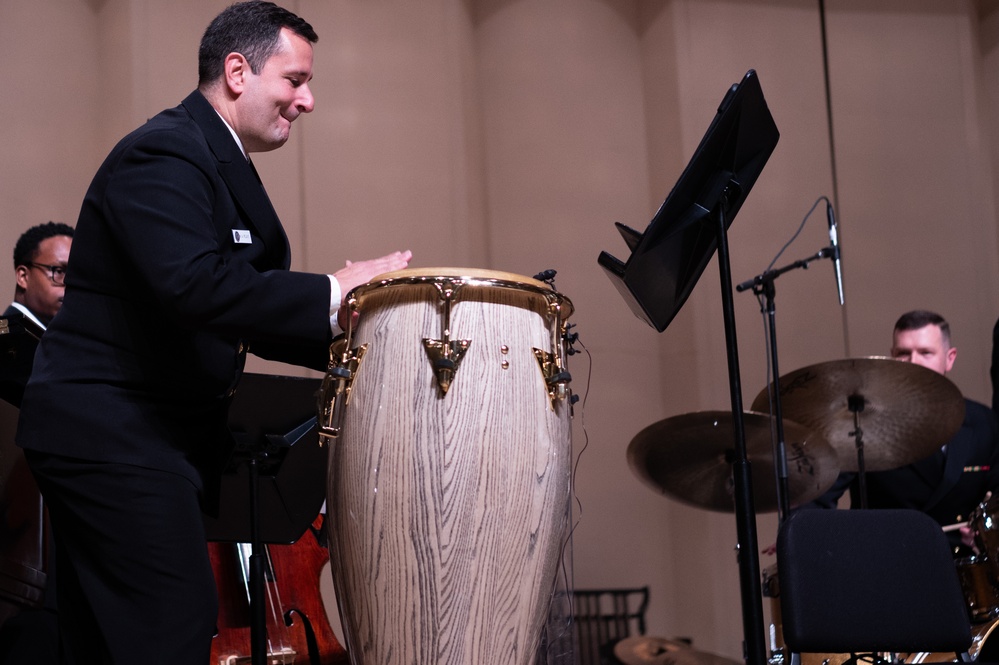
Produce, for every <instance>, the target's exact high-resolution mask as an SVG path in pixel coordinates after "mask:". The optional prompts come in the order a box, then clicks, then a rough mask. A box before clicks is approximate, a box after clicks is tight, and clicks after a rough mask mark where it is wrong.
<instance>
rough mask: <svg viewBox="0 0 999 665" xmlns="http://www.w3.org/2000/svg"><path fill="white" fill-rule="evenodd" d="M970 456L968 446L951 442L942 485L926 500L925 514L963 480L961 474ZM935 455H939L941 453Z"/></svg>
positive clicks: (948, 447)
mask: <svg viewBox="0 0 999 665" xmlns="http://www.w3.org/2000/svg"><path fill="white" fill-rule="evenodd" d="M970 454H971V450H970V449H969V448H968V447H967V446H959V445H956V444H954V439H952V440H951V444H950V445H948V446H947V455H946V457H947V459H946V461H945V462H944V468H943V478H941V479H940V483H939V484H938V485H937V488H936V490H935V491H934V492H933V494H932V495H930V498H929V499H927V500H926V504H925V505H924V506H923V511H924V512H929V511H930V510H932V509H933V507H934V506H936V505H937V503H939V502H940V499H942V498H943V497H944V496H946V495H947V493H948V492H949V491H951V490H952V489H954V486H955V485H957V483H958V481H959V480H961V474H962V473H964V467H965V464H967V462H968V459H969V456H970ZM935 455H939V453H936V454H935Z"/></svg>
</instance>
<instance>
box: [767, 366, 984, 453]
mask: <svg viewBox="0 0 999 665" xmlns="http://www.w3.org/2000/svg"><path fill="white" fill-rule="evenodd" d="M780 392H781V413H782V415H783V416H784V418H786V419H790V420H793V421H795V422H798V423H801V424H802V425H805V426H806V427H809V428H811V429H813V430H815V431H817V432H820V433H821V434H822V436H823V437H825V439H826V440H827V441H828V442H829V443H830V444H831V445H832V447H833V448H834V449H835V450H836V455H837V457H838V458H839V466H840V468H841V469H842V470H843V471H857V466H858V464H857V448H856V441H855V438H854V434H853V432H854V429H855V428H854V414H853V412H852V411H851V410H850V408H849V401H850V398H851V397H852V396H857V397H859V398H863V410H862V411H861V412H860V428H861V431H862V433H863V444H864V468H865V470H867V471H885V470H888V469H897V468H898V467H900V466H905V465H906V464H910V463H912V462H917V461H919V460H921V459H924V458H926V457H929V456H930V455H932V454H933V453H934V452H935V451H936V450H937V449H938V448H939V447H940V446H942V445H944V444H945V443H947V442H948V441H949V440H950V439H951V437H953V436H954V434H956V433H957V431H958V430H959V429H960V428H961V423H962V422H963V421H964V398H963V397H962V396H961V391H960V390H958V388H957V386H955V385H954V384H953V383H952V382H951V381H950V379H948V378H947V377H945V376H943V375H942V374H939V373H937V372H934V371H933V370H931V369H927V368H925V367H922V366H920V365H914V364H912V363H907V362H900V361H897V360H893V359H891V358H884V357H871V358H847V359H844V360H833V361H830V362H824V363H819V364H817V365H810V366H808V367H803V368H802V369H799V370H796V371H794V372H791V373H789V374H786V375H784V376H782V377H780ZM768 393H769V387H768V388H764V389H763V390H762V391H761V392H760V394H759V395H757V397H756V399H755V400H753V406H752V409H753V410H754V411H762V412H768V411H769V410H770V407H769V397H768Z"/></svg>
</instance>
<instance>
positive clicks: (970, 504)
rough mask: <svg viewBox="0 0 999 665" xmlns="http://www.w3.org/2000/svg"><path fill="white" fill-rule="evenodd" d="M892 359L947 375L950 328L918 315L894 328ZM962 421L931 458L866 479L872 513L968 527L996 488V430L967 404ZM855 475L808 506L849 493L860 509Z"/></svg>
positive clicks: (968, 542) (956, 536) (957, 540)
mask: <svg viewBox="0 0 999 665" xmlns="http://www.w3.org/2000/svg"><path fill="white" fill-rule="evenodd" d="M891 355H892V357H893V358H895V359H896V360H900V361H902V362H911V363H916V364H918V365H922V366H923V367H927V368H929V369H932V370H933V371H935V372H938V373H940V374H944V375H945V374H947V373H948V372H949V371H950V370H951V368H952V367H953V366H954V361H955V360H956V358H957V348H956V347H954V346H952V345H951V337H950V326H949V325H948V323H947V321H946V320H944V318H943V317H942V316H940V315H939V314H936V313H934V312H927V311H922V310H916V311H912V312H908V313H906V314H903V315H902V316H901V317H900V318H899V319H898V321H897V322H896V323H895V328H894V331H893V334H892V347H891ZM964 402H965V415H964V422H963V423H962V425H961V429H960V430H958V432H957V434H955V435H954V437H953V438H952V439H951V440H950V441H948V442H947V443H946V444H944V445H943V446H941V447H940V449H939V450H937V451H936V452H934V453H933V454H932V455H931V456H930V457H928V458H926V459H923V460H920V461H918V462H914V463H912V464H908V465H906V466H903V467H901V468H898V469H891V470H889V471H878V472H868V473H867V474H866V485H867V505H868V507H870V508H910V509H916V510H920V511H922V512H924V513H926V514H927V515H929V516H930V517H932V518H933V519H935V520H936V521H937V522H939V523H940V525H941V526H949V525H954V524H959V523H962V522H967V520H968V519H969V517H970V516H971V514H972V513H973V512H974V511H975V509H976V508H977V507H978V505H979V504H980V503H981V502H982V501H983V500H984V499H985V498H986V495H987V494H988V493H989V492H992V493H996V490H997V489H999V426H997V424H996V416H995V414H994V413H993V412H992V411H991V410H990V409H989V408H988V407H986V406H985V405H984V404H980V403H978V402H975V401H972V400H969V399H965V400H964ZM856 476H857V474H856V473H842V474H840V476H839V478H838V479H837V480H836V483H835V484H834V485H833V487H832V488H831V489H830V490H829V491H828V492H827V493H826V494H824V495H823V496H821V497H819V498H818V499H816V500H815V501H814V502H813V503H812V504H807V505H808V507H823V508H835V507H836V503H837V501H838V500H839V498H840V496H842V495H843V493H844V492H845V491H846V490H847V488H849V489H850V492H851V504H852V505H854V506H859V505H860V497H859V493H858V492H859V490H858V483H857V482H856V480H857V478H856ZM948 535H949V536H950V537H951V542H952V544H953V546H954V550H955V555H958V556H967V555H968V554H970V553H971V548H972V547H973V545H974V535H973V533H972V531H971V528H970V527H969V526H967V525H963V526H961V527H960V529H955V530H954V531H952V532H950V533H949V534H948Z"/></svg>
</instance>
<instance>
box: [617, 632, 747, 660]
mask: <svg viewBox="0 0 999 665" xmlns="http://www.w3.org/2000/svg"><path fill="white" fill-rule="evenodd" d="M614 657H615V658H617V659H618V660H620V661H621V662H622V663H624V664H625V665H741V663H740V661H737V660H732V659H731V658H725V657H724V656H716V655H715V654H712V653H706V652H704V651H697V650H696V649H692V648H691V647H690V645H688V644H685V643H683V642H675V641H673V640H667V639H666V638H664V637H646V636H644V635H636V636H634V637H626V638H624V639H623V640H621V641H620V642H618V643H617V644H615V645H614Z"/></svg>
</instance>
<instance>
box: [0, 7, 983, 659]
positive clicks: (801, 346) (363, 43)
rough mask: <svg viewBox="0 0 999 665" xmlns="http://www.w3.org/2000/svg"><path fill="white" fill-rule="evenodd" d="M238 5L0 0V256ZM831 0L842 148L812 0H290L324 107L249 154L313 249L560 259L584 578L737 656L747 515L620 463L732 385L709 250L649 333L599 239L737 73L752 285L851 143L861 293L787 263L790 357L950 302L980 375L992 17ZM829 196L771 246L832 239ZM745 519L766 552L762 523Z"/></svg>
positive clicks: (966, 355)
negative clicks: (765, 121) (745, 130)
mask: <svg viewBox="0 0 999 665" xmlns="http://www.w3.org/2000/svg"><path fill="white" fill-rule="evenodd" d="M225 4H226V2H224V1H222V0H211V1H209V2H206V1H204V0H172V1H171V2H162V1H155V0H36V1H35V2H31V3H25V2H15V1H14V0H0V56H2V57H0V80H2V81H3V90H4V94H3V95H2V96H0V126H2V127H4V128H5V130H6V132H5V135H6V141H5V154H4V156H5V159H4V160H2V162H0V211H2V214H0V247H4V248H7V249H6V250H5V251H6V252H7V253H8V256H9V252H10V250H11V249H12V247H13V242H14V240H15V239H16V237H17V235H18V234H19V233H20V232H21V231H22V230H23V229H24V228H26V227H27V226H29V225H31V224H34V223H37V222H40V221H44V220H47V219H58V220H65V221H70V222H73V221H74V220H75V217H76V213H77V210H78V207H79V204H80V201H81V199H82V196H83V193H84V191H85V188H86V185H87V183H88V180H89V178H90V176H91V175H92V173H93V171H94V169H95V168H96V166H97V165H98V164H99V163H100V160H101V159H103V157H104V155H105V154H106V152H107V150H108V149H109V148H110V146H111V145H112V144H113V142H114V141H115V140H116V139H117V138H118V137H120V136H121V135H123V134H124V133H125V132H127V131H128V130H130V129H131V128H132V127H134V126H135V125H137V124H139V123H140V122H142V121H143V120H144V119H145V118H147V117H149V116H150V115H152V114H154V113H156V112H157V111H159V110H160V109H161V108H163V107H165V106H170V105H174V104H176V103H177V102H179V100H180V99H181V98H182V97H183V96H184V95H185V94H186V93H187V92H189V90H190V89H192V88H193V86H194V84H195V78H196V58H195V51H196V47H197V42H198V39H199V38H200V34H201V32H202V30H203V29H204V26H205V25H206V24H207V22H208V21H209V20H210V19H211V17H212V16H213V15H214V14H215V13H216V12H217V11H218V10H219V9H220V8H221V7H223V6H224V5H225ZM825 4H826V8H827V17H826V19H827V28H828V38H829V66H830V84H831V91H832V97H831V108H832V120H833V128H834V136H835V144H834V146H833V145H831V144H830V141H829V130H828V123H827V120H828V118H827V113H826V99H825V92H824V84H823V70H822V67H823V64H822V51H821V34H820V20H819V14H818V8H817V3H816V2H814V1H812V0H727V1H725V0H544V1H542V0H425V1H424V2H420V3H413V2H402V1H401V0H374V1H367V0H366V1H364V2H361V1H359V0H296V1H294V2H289V3H287V6H289V7H290V8H292V9H293V10H296V11H298V12H300V13H301V14H302V15H303V16H304V17H306V18H307V19H308V20H310V21H311V22H312V23H313V25H314V26H315V27H316V29H317V31H318V32H319V33H320V42H319V44H318V46H317V48H316V78H315V81H314V83H313V91H314V93H315V95H316V98H317V109H316V111H315V112H314V113H313V114H312V115H311V116H309V117H306V118H303V119H302V120H300V121H299V122H297V123H296V126H295V128H294V131H293V139H292V141H291V142H290V143H289V145H287V146H285V147H284V148H283V149H281V150H280V151H277V152H275V153H270V154H266V155H259V156H257V157H255V163H256V164H257V165H258V168H259V169H260V171H261V173H262V176H263V178H264V182H265V183H266V185H267V188H268V191H269V192H270V194H271V197H272V199H273V200H274V202H275V205H276V207H277V209H278V211H279V212H280V213H281V215H282V218H283V219H284V222H285V224H286V226H287V228H288V232H289V236H290V237H291V239H292V242H293V243H294V248H293V254H294V257H295V258H294V267H295V268H297V269H304V270H314V271H326V270H335V269H336V268H337V267H339V266H341V265H342V264H343V262H344V261H345V260H346V259H348V258H363V257H365V256H370V255H374V254H380V253H383V252H385V251H389V250H392V249H395V248H397V247H400V248H401V247H408V248H411V249H413V251H414V254H415V259H414V266H420V267H428V266H440V265H466V266H474V267H482V268H492V269H498V270H505V271H510V272H515V273H521V274H527V275H532V274H534V273H536V272H538V271H540V270H542V269H545V268H555V269H557V270H558V271H559V274H558V277H557V280H556V281H557V284H558V286H559V288H560V289H561V290H562V291H563V292H565V293H566V294H567V295H569V296H570V297H571V298H572V299H573V301H574V302H575V305H576V309H577V313H576V315H575V317H574V319H575V322H576V323H577V324H578V328H577V330H578V332H579V333H580V339H581V341H582V343H583V344H584V345H585V346H586V348H587V350H588V351H589V352H590V356H591V357H592V365H590V364H589V362H588V358H589V357H590V356H586V355H584V356H576V357H574V358H573V364H572V366H571V369H572V371H573V375H574V377H575V382H574V386H575V389H576V391H577V392H578V393H580V394H581V395H583V396H584V397H585V403H581V405H580V406H583V404H585V407H583V408H579V407H577V410H576V419H575V423H574V428H575V431H574V437H575V441H574V446H575V448H576V450H577V452H581V453H582V457H581V460H580V463H579V466H578V471H577V475H576V493H577V496H578V499H579V503H580V506H581V510H580V511H577V513H578V514H577V517H578V519H579V526H578V528H577V529H576V531H575V534H574V538H573V546H574V568H575V585H576V586H577V587H603V586H615V587H616V586H632V585H636V586H637V585H643V584H650V585H651V586H652V604H651V606H650V609H649V615H648V618H649V632H650V633H652V634H659V635H665V636H673V635H686V636H689V637H692V638H693V639H694V641H695V645H696V646H698V647H700V648H702V649H706V650H710V651H715V652H718V653H722V654H724V655H728V656H731V657H739V656H740V654H741V648H740V641H741V639H742V622H741V618H740V610H741V608H740V599H739V588H738V573H737V569H736V564H735V554H734V547H735V544H736V535H735V522H734V518H733V516H732V515H730V514H723V513H710V512H706V511H703V510H699V509H695V508H691V507H688V506H685V505H683V504H681V503H678V502H676V501H673V500H671V499H667V498H663V497H660V496H658V495H656V494H655V493H654V492H652V491H651V490H649V489H648V488H646V487H645V486H644V485H642V484H640V482H639V481H638V480H637V478H636V476H635V474H634V473H633V472H632V471H631V470H630V469H629V468H628V465H627V462H626V459H625V450H626V448H627V445H628V443H629V441H630V440H631V439H632V437H634V436H635V434H636V433H637V432H638V431H640V430H641V429H642V428H643V427H645V426H646V425H649V424H651V423H653V422H655V421H657V420H660V419H662V418H666V417H669V416H673V415H677V414H681V413H686V412H690V411H700V410H707V409H726V408H728V406H729V388H728V374H727V367H726V361H725V353H724V349H725V338H724V332H723V328H722V316H721V305H720V302H721V296H720V290H719V282H718V273H717V268H716V265H715V264H714V263H712V264H711V265H710V266H709V267H708V269H707V270H706V271H705V274H704V276H703V278H702V280H701V282H700V284H699V285H698V287H697V288H696V289H695V291H694V293H693V295H692V296H691V298H690V300H689V301H688V303H687V305H686V306H685V307H684V308H683V310H682V311H681V312H680V314H679V315H678V316H677V318H676V319H675V321H674V322H673V323H672V325H671V326H670V327H669V328H668V329H667V330H666V331H665V332H664V333H662V334H661V335H657V334H656V333H655V331H654V330H653V329H651V328H649V327H648V326H646V325H645V324H643V323H641V322H639V321H638V320H636V319H634V318H633V317H632V316H631V314H630V312H629V310H628V309H627V307H626V306H625V305H624V303H623V302H622V301H621V299H620V297H619V296H618V294H617V292H616V291H615V290H614V289H613V287H612V286H611V284H610V282H609V280H608V279H607V278H606V277H605V276H604V275H603V274H602V272H601V270H600V269H599V268H598V267H597V264H596V256H597V254H598V253H599V252H600V250H604V249H606V250H609V251H611V252H612V253H614V254H616V255H618V256H625V255H626V250H625V248H624V246H623V243H622V242H621V240H620V238H618V237H617V234H616V232H615V231H614V229H613V222H615V221H621V222H624V223H626V224H628V225H630V226H632V227H634V228H638V229H642V228H644V227H645V225H646V224H647V223H648V220H649V219H650V218H651V216H652V214H653V213H654V212H655V210H656V208H657V207H658V206H659V204H660V203H661V202H662V200H663V198H664V197H665V195H666V193H667V192H668V191H669V189H670V187H671V186H672V184H673V183H674V182H675V180H676V178H677V177H678V176H679V173H680V171H681V170H682V168H683V166H684V165H685V164H686V161H687V159H688V158H689V157H690V155H691V154H692V152H693V150H694V148H695V147H696V145H697V143H698V141H699V140H700V137H701V135H702V134H703V132H704V130H705V129H706V127H707V125H708V123H709V122H710V120H711V117H712V115H713V113H714V111H715V109H716V108H717V105H718V102H719V101H720V100H721V97H722V95H723V93H724V91H725V90H726V88H727V87H728V86H729V85H730V84H731V83H734V82H736V81H737V80H738V79H739V78H740V77H741V76H742V74H743V73H745V71H746V70H747V69H749V68H755V69H756V70H757V71H758V72H759V75H760V79H761V82H762V85H763V90H764V93H765V94H766V97H767V99H768V102H769V105H770V109H771V111H772V113H773V116H774V118H775V120H776V122H777V125H778V127H779V128H780V131H781V140H780V143H779V145H778V147H777V150H776V151H775V153H774V155H773V157H772V158H771V160H770V162H769V164H768V166H767V168H766V169H765V171H764V172H763V175H762V176H761V177H760V179H759V181H758V182H757V184H756V187H755V189H754V191H753V192H752V194H751V195H750V197H749V199H748V201H747V203H746V204H745V205H744V207H743V209H742V211H741V212H740V214H739V217H738V219H737V220H736V221H735V223H734V224H733V226H732V229H731V232H730V236H729V242H730V245H731V252H732V273H733V277H734V279H735V280H736V281H741V280H743V279H747V278H749V277H752V276H753V275H755V274H757V273H759V272H761V271H762V270H763V269H764V268H765V267H766V266H767V264H769V263H770V261H771V260H772V259H773V257H774V255H775V254H776V252H777V251H778V249H779V248H780V247H781V246H782V245H783V244H784V242H785V241H786V240H787V239H789V238H790V237H791V235H792V234H793V232H794V231H795V229H796V228H797V226H798V224H799V223H800V221H801V219H802V217H803V216H804V215H805V213H806V212H807V211H808V209H809V207H810V206H811V205H812V203H813V202H814V201H815V200H816V199H817V198H818V197H819V196H821V195H828V196H830V197H832V196H833V194H834V191H833V184H834V173H833V170H832V165H831V164H832V159H831V158H832V153H833V147H834V148H835V159H836V166H837V168H836V172H835V183H836V185H837V192H836V193H838V201H837V203H838V210H837V211H838V213H839V220H840V222H841V239H842V242H843V247H844V249H843V264H844V273H845V282H846V291H847V305H846V307H845V308H842V309H841V308H840V307H839V305H838V304H837V303H836V294H835V287H834V282H833V276H832V269H831V267H830V266H829V265H828V264H827V263H820V264H816V265H814V266H813V267H812V269H810V270H807V271H796V272H793V273H789V274H787V275H785V276H784V277H782V278H781V279H780V280H779V282H778V301H777V316H778V340H779V342H780V348H779V351H780V362H781V368H782V370H783V371H790V370H792V369H796V368H798V367H801V366H804V365H808V364H812V363H817V362H821V361H824V360H830V359H835V358H841V357H844V356H847V355H851V356H861V355H873V354H884V353H885V352H886V351H887V347H888V342H889V332H890V328H891V325H892V323H893V322H894V319H895V318H896V317H897V315H898V314H899V313H901V312H902V311H904V310H906V309H910V308H914V307H927V308H932V309H937V310H939V311H940V312H942V313H943V314H944V315H945V316H947V317H948V318H949V319H950V320H951V322H952V325H953V329H954V335H955V340H956V344H957V345H958V347H959V348H960V356H959V360H958V363H957V367H956V369H955V372H954V374H953V375H952V378H953V379H954V380H955V382H956V383H957V384H958V386H959V387H960V388H961V389H962V390H963V391H964V393H965V394H966V395H968V396H969V397H972V398H974V399H978V400H981V401H988V400H989V399H990V395H991V388H990V386H989V383H988V366H989V353H990V345H991V340H990V337H989V333H990V331H991V327H992V324H993V322H994V321H995V318H996V315H997V312H999V302H997V299H999V298H997V291H996V285H997V283H999V249H997V224H996V215H995V208H996V201H997V196H999V192H997V189H996V186H995V182H996V178H995V174H996V170H997V167H999V140H997V139H996V138H995V136H994V135H995V133H996V132H995V130H994V121H993V118H995V117H996V109H997V107H999V97H997V95H999V85H997V84H999V11H997V10H996V9H995V5H994V3H991V2H987V1H986V0H980V1H978V2H973V1H971V0H964V1H955V0H904V1H902V0H826V3H825ZM40 26H44V29H42V28H41V27H40ZM822 213H823V210H822V209H821V208H820V209H819V210H818V211H817V212H816V214H815V215H813V217H812V218H811V219H810V220H809V221H808V223H807V225H806V226H805V228H804V231H803V232H802V234H801V236H800V238H799V239H798V240H797V242H796V243H795V244H794V245H792V246H791V247H790V248H789V249H788V250H787V251H786V252H785V254H784V256H783V257H782V258H781V262H782V263H781V264H783V263H790V262H791V261H793V260H796V259H800V258H805V257H807V256H810V255H811V254H813V253H814V252H815V251H817V250H818V249H820V248H821V247H823V246H825V244H826V243H827V237H826V229H825V219H824V215H823V214H822ZM735 303H736V313H737V325H738V334H739V341H740V347H739V354H740V359H741V371H742V381H743V397H744V399H745V400H746V403H747V404H748V403H749V402H751V401H752V399H753V398H754V397H755V395H756V394H757V392H758V391H759V390H761V389H762V388H763V386H764V384H765V382H766V361H765V356H764V351H763V344H764V342H763V334H762V324H761V317H760V313H759V306H758V304H757V303H756V301H755V299H754V298H752V296H751V295H749V294H745V293H743V294H736V295H735ZM254 367H255V368H256V369H265V370H267V371H278V372H285V373H292V372H294V371H295V370H291V369H288V368H285V367H281V366H268V365H264V364H262V363H261V364H257V365H255V366H254ZM587 380H589V383H587ZM584 446H585V450H584ZM759 525H760V526H759V534H760V535H759V538H760V541H761V542H760V544H761V545H764V544H766V543H768V542H770V541H772V539H773V537H774V531H775V527H776V523H775V519H774V516H773V515H772V514H766V515H763V516H761V519H760V520H759ZM762 563H763V565H767V564H768V563H770V561H769V560H768V559H767V558H765V557H764V558H763V561H762Z"/></svg>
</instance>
